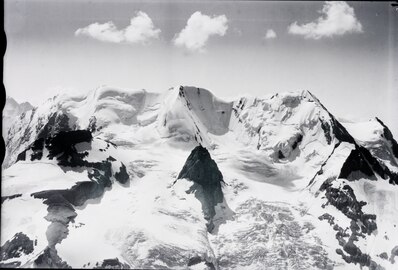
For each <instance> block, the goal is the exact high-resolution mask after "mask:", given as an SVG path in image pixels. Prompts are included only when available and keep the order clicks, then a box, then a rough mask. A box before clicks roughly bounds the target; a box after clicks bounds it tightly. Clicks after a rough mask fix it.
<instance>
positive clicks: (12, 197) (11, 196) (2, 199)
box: [1, 194, 22, 203]
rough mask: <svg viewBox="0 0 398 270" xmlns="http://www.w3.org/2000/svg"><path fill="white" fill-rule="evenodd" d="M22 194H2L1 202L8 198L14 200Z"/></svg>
mask: <svg viewBox="0 0 398 270" xmlns="http://www.w3.org/2000/svg"><path fill="white" fill-rule="evenodd" d="M21 196H22V194H14V195H10V196H2V197H1V203H3V202H5V201H6V200H12V199H15V198H18V197H21Z"/></svg>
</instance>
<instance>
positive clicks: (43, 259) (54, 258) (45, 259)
mask: <svg viewBox="0 0 398 270" xmlns="http://www.w3.org/2000/svg"><path fill="white" fill-rule="evenodd" d="M33 264H34V267H35V268H72V267H70V266H69V265H68V264H67V263H66V262H64V261H63V260H62V259H61V258H60V257H59V256H58V254H57V251H56V250H55V249H53V248H46V249H45V250H44V251H43V253H42V254H40V255H39V256H38V257H37V258H36V259H35V261H34V263H33Z"/></svg>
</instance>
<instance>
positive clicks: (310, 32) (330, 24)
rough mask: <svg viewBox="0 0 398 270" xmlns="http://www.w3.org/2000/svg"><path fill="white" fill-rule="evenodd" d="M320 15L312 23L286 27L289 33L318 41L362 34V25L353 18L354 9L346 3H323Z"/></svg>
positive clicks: (294, 24)
mask: <svg viewBox="0 0 398 270" xmlns="http://www.w3.org/2000/svg"><path fill="white" fill-rule="evenodd" d="M320 13H321V16H320V17H319V18H318V19H316V20H315V21H313V22H310V23H306V24H301V25H299V24H298V23H297V22H294V23H292V24H291V25H289V27H288V31H289V33H290V34H294V35H302V36H304V37H305V38H309V39H320V38H323V37H332V36H337V35H340V36H341V35H344V34H346V33H361V32H362V25H361V23H360V22H359V21H358V19H357V17H356V16H355V13H354V9H353V8H352V7H350V6H349V5H348V4H347V3H346V2H343V1H340V2H325V4H324V5H323V8H322V10H321V11H320Z"/></svg>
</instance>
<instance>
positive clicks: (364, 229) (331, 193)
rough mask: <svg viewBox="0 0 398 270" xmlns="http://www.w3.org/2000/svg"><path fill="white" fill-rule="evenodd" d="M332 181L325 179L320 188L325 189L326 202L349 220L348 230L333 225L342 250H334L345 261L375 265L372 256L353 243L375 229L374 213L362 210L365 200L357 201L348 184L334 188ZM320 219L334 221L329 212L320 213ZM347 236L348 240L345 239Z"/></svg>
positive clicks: (362, 264)
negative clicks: (366, 212)
mask: <svg viewBox="0 0 398 270" xmlns="http://www.w3.org/2000/svg"><path fill="white" fill-rule="evenodd" d="M332 181H333V179H329V180H327V181H325V182H324V183H323V184H322V186H321V188H320V190H321V191H325V197H326V199H327V203H328V204H331V205H333V206H334V207H336V208H337V209H338V210H339V211H340V212H342V213H343V214H344V215H345V216H346V217H348V218H349V219H350V220H351V225H350V227H349V228H348V231H347V230H343V228H341V227H339V226H338V225H337V224H335V225H334V229H335V230H336V231H337V233H336V239H337V240H338V242H339V244H340V246H342V247H343V250H344V251H343V250H341V249H337V250H336V252H337V253H338V254H339V255H341V256H342V258H343V259H344V260H345V261H346V262H347V263H354V264H357V263H359V264H360V265H361V266H369V267H370V266H371V265H372V266H377V264H376V263H375V262H374V261H373V260H372V258H371V257H370V256H369V255H368V254H365V253H363V252H362V251H361V250H360V248H359V247H358V246H356V244H355V242H356V241H358V238H359V237H362V238H364V237H365V236H366V235H370V234H371V233H373V232H374V231H375V230H376V229H377V224H376V215H373V214H365V213H364V212H363V211H362V207H363V206H365V205H366V202H363V201H358V200H357V198H356V196H355V194H354V191H353V189H352V188H351V187H350V186H349V185H344V186H343V187H342V188H335V187H333V186H332ZM320 219H321V220H322V219H326V220H328V221H329V223H330V224H331V225H333V223H334V222H333V219H332V218H331V217H330V215H329V214H324V215H322V216H321V217H320ZM331 221H332V223H331ZM347 237H348V240H345V238H347ZM344 252H345V253H344Z"/></svg>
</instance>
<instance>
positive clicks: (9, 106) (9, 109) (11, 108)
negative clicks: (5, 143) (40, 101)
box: [2, 96, 33, 138]
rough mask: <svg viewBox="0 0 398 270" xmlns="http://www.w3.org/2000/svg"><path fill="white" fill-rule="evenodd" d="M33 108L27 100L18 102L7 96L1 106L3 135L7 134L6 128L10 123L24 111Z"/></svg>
mask: <svg viewBox="0 0 398 270" xmlns="http://www.w3.org/2000/svg"><path fill="white" fill-rule="evenodd" d="M31 109H33V106H32V105H31V104H30V103H29V102H22V103H20V104H19V103H18V102H16V101H15V99H13V98H12V97H9V96H7V97H6V102H5V104H4V108H3V127H2V128H3V129H2V130H3V132H2V133H3V134H2V135H3V137H4V138H5V137H6V136H7V132H8V129H9V128H10V126H11V125H12V123H13V122H14V121H15V120H16V119H17V118H18V117H19V116H20V115H21V114H23V113H24V112H26V111H29V110H31Z"/></svg>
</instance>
